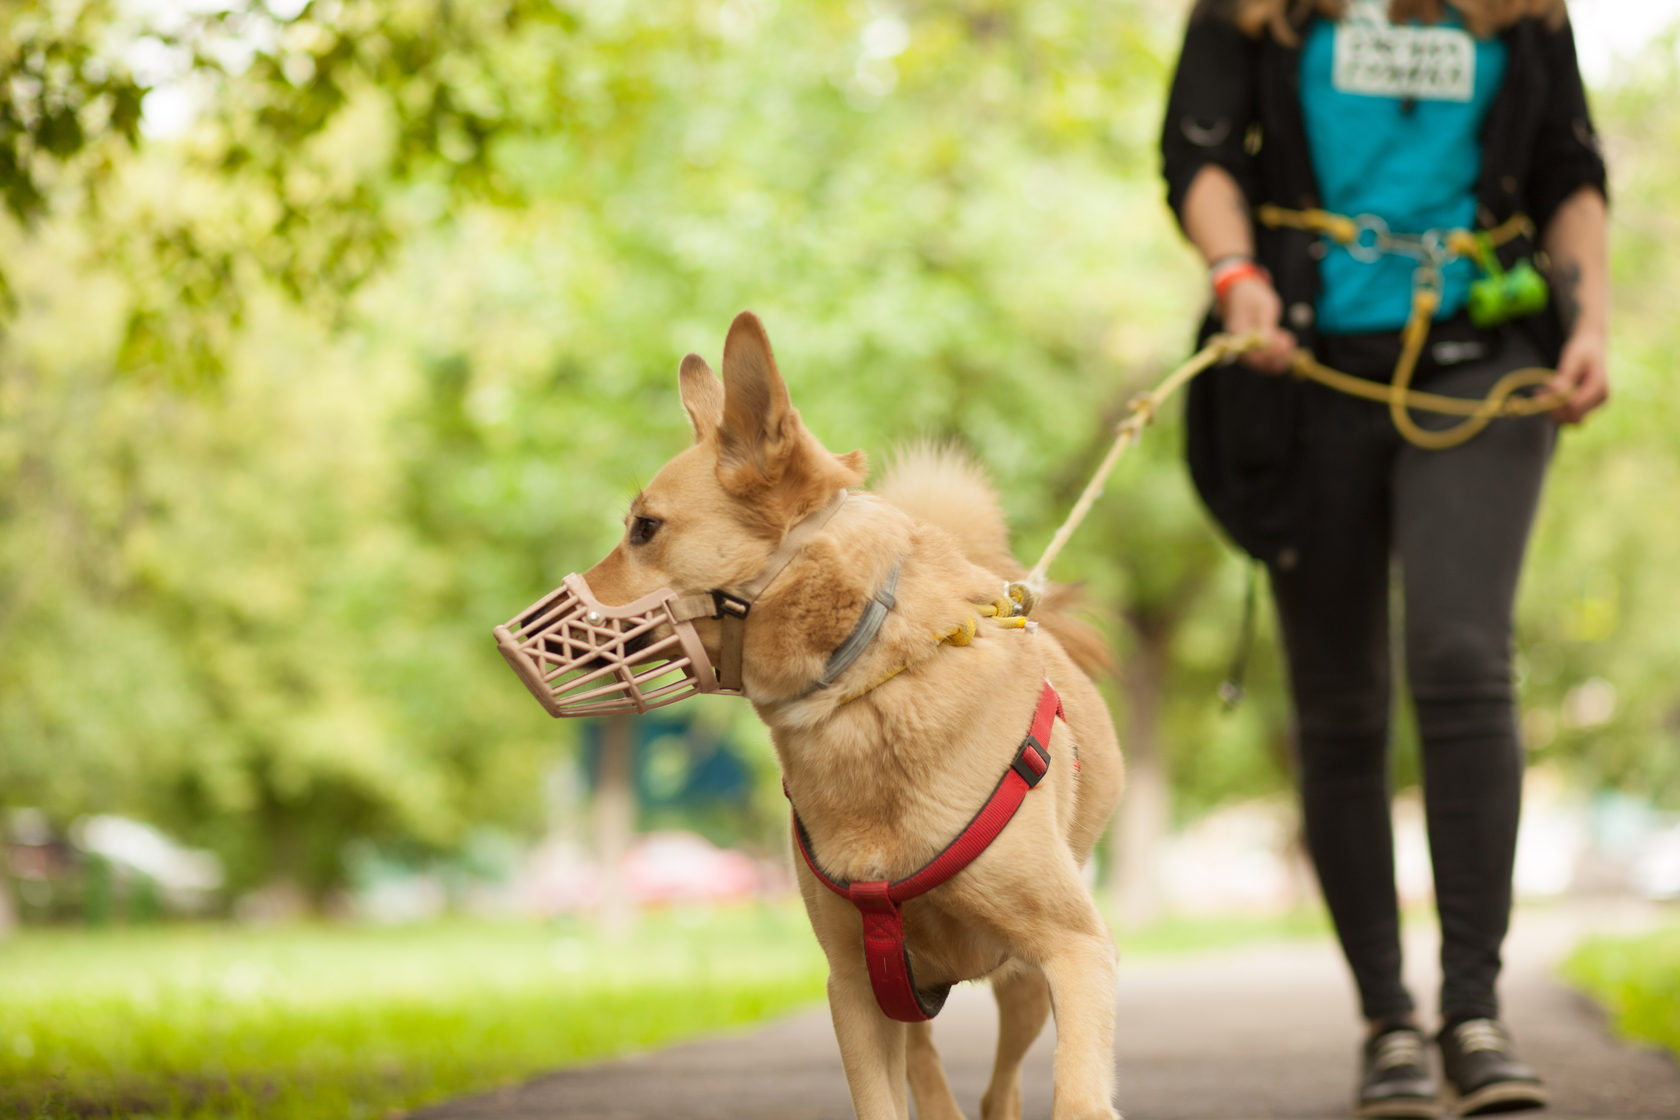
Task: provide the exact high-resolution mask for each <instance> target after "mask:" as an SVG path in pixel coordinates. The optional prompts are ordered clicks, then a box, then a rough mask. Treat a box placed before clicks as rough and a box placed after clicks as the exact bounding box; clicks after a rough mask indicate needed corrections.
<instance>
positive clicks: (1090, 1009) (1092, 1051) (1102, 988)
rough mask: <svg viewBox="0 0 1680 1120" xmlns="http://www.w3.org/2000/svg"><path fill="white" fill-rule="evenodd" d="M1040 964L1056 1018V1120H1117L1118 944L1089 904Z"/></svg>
mask: <svg viewBox="0 0 1680 1120" xmlns="http://www.w3.org/2000/svg"><path fill="white" fill-rule="evenodd" d="M1086 905H1087V907H1088V908H1089V911H1090V913H1089V916H1088V919H1087V920H1086V921H1085V922H1081V923H1080V926H1081V928H1080V929H1079V930H1078V931H1077V932H1075V931H1074V930H1068V931H1067V932H1066V933H1065V934H1064V935H1063V936H1062V937H1061V938H1060V939H1059V944H1057V946H1056V950H1055V952H1054V953H1053V954H1052V955H1050V956H1048V957H1046V958H1045V960H1044V961H1043V962H1041V963H1042V967H1043V969H1044V975H1045V977H1046V978H1047V979H1048V980H1049V981H1050V999H1051V1002H1052V1004H1053V1005H1054V1008H1055V1016H1056V1067H1055V1069H1056V1072H1055V1077H1056V1096H1055V1103H1054V1105H1053V1106H1052V1108H1051V1116H1052V1117H1053V1118H1054V1120H1119V1113H1117V1112H1115V1111H1114V1007H1115V1000H1116V990H1117V987H1118V982H1119V981H1118V977H1117V975H1116V966H1115V959H1114V942H1113V941H1111V940H1110V939H1109V935H1108V932H1107V930H1106V928H1105V927H1104V926H1103V921H1102V917H1101V916H1100V915H1099V914H1098V913H1097V909H1096V907H1095V906H1093V905H1090V902H1089V900H1088V899H1087V900H1086Z"/></svg>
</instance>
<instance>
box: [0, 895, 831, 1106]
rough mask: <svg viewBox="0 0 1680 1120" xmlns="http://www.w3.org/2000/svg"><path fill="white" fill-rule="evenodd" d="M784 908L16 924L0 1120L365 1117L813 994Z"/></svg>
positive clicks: (7, 945) (808, 950) (9, 957)
mask: <svg viewBox="0 0 1680 1120" xmlns="http://www.w3.org/2000/svg"><path fill="white" fill-rule="evenodd" d="M824 975H825V969H824V966H823V962H822V957H821V954H820V953H819V951H818V950H817V948H816V944H815V942H814V940H813V939H812V937H811V934H810V930H809V928H808V927H807V926H806V924H805V920H804V916H803V914H802V913H801V912H800V911H799V910H798V909H797V908H790V907H786V906H782V907H775V908H753V909H741V910H729V911H717V912H706V913H702V912H692V913H674V914H667V915H658V916H654V917H651V918H648V919H647V920H645V921H644V922H643V923H641V925H640V926H639V928H638V929H637V931H636V932H635V934H633V935H632V936H630V937H628V938H625V939H622V940H621V941H612V940H609V939H607V938H604V937H603V936H601V935H599V934H597V933H594V932H592V931H590V930H588V929H584V928H578V929H572V930H565V929H560V928H556V927H552V926H548V927H543V926H536V925H529V924H507V925H499V924H481V923H456V924H443V925H431V926H421V927H413V928H402V929H368V928H343V927H329V926H303V927H290V928H284V929H275V930H242V929H229V928H217V927H193V928H166V929H149V930H143V931H120V930H119V931H109V932H64V931H40V932H28V933H25V934H23V935H21V936H19V937H16V938H14V939H12V940H10V941H6V942H0V1116H7V1117H31V1118H54V1120H56V1118H59V1117H82V1116H124V1117H137V1118H139V1117H169V1118H182V1120H185V1118H193V1120H208V1118H211V1117H263V1118H287V1120H290V1118H297V1120H302V1118H304V1117H310V1118H317V1117H345V1118H351V1117H384V1116H386V1115H388V1114H389V1113H390V1112H392V1111H393V1110H396V1109H402V1108H406V1107H411V1106H413V1105H416V1104H419V1103H421V1102H424V1101H430V1100H436V1099H439V1098H442V1097H446V1096H449V1095H452V1094H455V1093H462V1092H467V1091H470V1090H473V1089H480V1088H487V1087H491V1086H494V1085H497V1084H502V1083H506V1082H508V1081H512V1080H515V1079H517V1078H520V1077H523V1076H527V1075H529V1074H531V1073H534V1072H536V1071H538V1070H542V1069H547V1068H551V1067H553V1066H557V1065H564V1064H568V1063H575V1062H579V1061H584V1060H587V1059H590V1058H596V1057H600V1056H603V1055H607V1054H612V1053H619V1052H623V1051H627V1050H635V1049H640V1048H645V1047H648V1046H652V1045H654V1044H656V1043H660V1042H664V1041H668V1040H671V1039H674V1038H679V1037H684V1036H691V1035H695V1034H700V1033H704V1032H707V1031H712V1030H716V1029H720V1028H725V1027H729V1026H734V1025H739V1024H743V1023H749V1022H754V1021H757V1020H760V1019H763V1018H765V1017H767V1016H771V1015H774V1014H776V1013H778V1012H781V1011H784V1010H787V1009H789V1008H792V1007H795V1006H798V1005H800V1004H803V1003H806V1002H809V1001H811V1000H814V999H818V998H820V997H821V995H822V991H823V977H824Z"/></svg>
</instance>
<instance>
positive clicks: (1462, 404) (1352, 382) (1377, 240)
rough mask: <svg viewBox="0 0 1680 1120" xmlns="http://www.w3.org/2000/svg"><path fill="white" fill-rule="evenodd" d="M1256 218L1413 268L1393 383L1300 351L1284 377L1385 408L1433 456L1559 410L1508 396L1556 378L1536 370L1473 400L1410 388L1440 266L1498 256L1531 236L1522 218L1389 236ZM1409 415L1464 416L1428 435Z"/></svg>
mask: <svg viewBox="0 0 1680 1120" xmlns="http://www.w3.org/2000/svg"><path fill="white" fill-rule="evenodd" d="M1255 214H1256V217H1258V218H1259V219H1260V222H1261V224H1263V225H1265V226H1268V227H1270V228H1273V229H1278V228H1284V229H1299V230H1306V231H1308V232H1311V233H1319V234H1323V235H1324V236H1326V237H1328V238H1330V239H1331V240H1332V241H1335V242H1336V243H1338V244H1340V245H1343V246H1345V247H1347V249H1348V250H1349V252H1351V253H1353V254H1354V255H1355V256H1356V257H1359V258H1360V259H1362V260H1373V259H1375V257H1376V256H1380V255H1383V254H1385V253H1386V254H1393V253H1399V254H1402V255H1406V256H1412V257H1415V258H1417V260H1418V261H1419V264H1418V268H1417V270H1416V272H1414V273H1413V283H1412V314H1411V318H1410V319H1408V320H1407V322H1406V325H1405V327H1404V328H1402V330H1401V342H1402V345H1401V347H1400V359H1399V361H1398V362H1396V363H1395V366H1394V376H1393V378H1392V379H1391V381H1390V382H1389V384H1387V385H1379V384H1377V383H1375V382H1371V381H1367V380H1365V379H1363V378H1359V377H1352V376H1350V375H1348V374H1345V373H1342V372H1340V371H1339V370H1334V369H1331V368H1330V367H1329V366H1326V365H1324V364H1323V363H1322V362H1320V361H1318V360H1317V359H1316V358H1314V357H1313V356H1312V355H1311V354H1309V353H1307V352H1306V351H1305V350H1298V351H1296V353H1295V357H1294V359H1293V360H1292V361H1291V363H1290V370H1291V372H1293V373H1294V374H1296V376H1299V377H1306V378H1310V379H1311V380H1313V381H1317V382H1318V383H1320V384H1321V385H1326V386H1328V387H1330V388H1332V389H1336V390H1338V391H1340V392H1343V393H1348V394H1351V395H1353V396H1357V397H1364V398H1366V399H1368V400H1374V401H1379V402H1382V403H1385V404H1387V405H1388V414H1389V416H1390V417H1391V418H1392V419H1393V421H1394V427H1395V428H1396V429H1397V430H1398V431H1399V432H1400V434H1401V435H1402V436H1404V437H1405V438H1406V439H1407V440H1408V441H1409V442H1411V443H1413V444H1415V445H1416V446H1418V447H1423V448H1429V449H1434V450H1439V449H1442V448H1447V447H1456V446H1458V445H1459V444H1461V443H1464V442H1465V441H1467V440H1469V439H1471V438H1472V437H1474V436H1475V435H1476V434H1477V433H1478V432H1480V431H1481V430H1482V429H1483V428H1485V427H1487V426H1488V423H1489V422H1490V421H1492V420H1494V419H1495V418H1497V417H1502V416H1503V417H1510V416H1537V415H1539V414H1540V413H1543V412H1550V411H1551V410H1552V409H1554V408H1556V407H1558V406H1559V405H1560V404H1562V403H1563V400H1564V398H1563V395H1562V394H1560V393H1538V394H1534V395H1532V396H1523V397H1519V396H1516V395H1515V394H1516V393H1518V392H1520V391H1521V390H1523V389H1525V388H1528V387H1529V386H1533V385H1544V384H1546V383H1547V382H1549V381H1550V380H1551V379H1552V376H1553V374H1554V373H1555V371H1554V370H1550V369H1544V368H1542V367H1539V366H1530V367H1527V368H1525V369H1517V370H1512V371H1511V372H1510V373H1507V374H1506V375H1505V376H1504V377H1501V378H1500V379H1499V380H1498V381H1497V382H1495V383H1494V386H1493V388H1492V389H1491V390H1490V391H1489V392H1488V395H1487V396H1486V397H1484V398H1482V399H1480V400H1467V399H1465V398H1462V397H1448V396H1443V395H1442V394H1439V393H1423V392H1419V391H1417V390H1416V389H1413V388H1411V383H1412V377H1413V376H1414V375H1415V374H1416V372H1417V363H1418V359H1419V357H1421V356H1422V354H1423V347H1424V343H1425V342H1427V341H1428V338H1429V325H1430V323H1431V322H1432V321H1433V320H1434V318H1435V312H1436V310H1437V309H1439V308H1440V306H1441V273H1440V266H1441V265H1442V264H1443V263H1445V262H1446V261H1447V260H1450V259H1452V258H1454V257H1475V256H1477V255H1478V254H1479V253H1480V252H1481V251H1482V249H1483V246H1486V247H1488V248H1497V247H1498V246H1500V245H1503V244H1506V243H1507V242H1509V241H1513V240H1515V239H1516V238H1518V237H1521V236H1524V235H1531V234H1532V232H1533V228H1534V227H1533V224H1532V223H1531V222H1530V221H1529V220H1528V218H1527V217H1526V216H1525V215H1522V214H1518V215H1516V216H1515V217H1512V218H1510V219H1508V220H1506V221H1505V222H1503V223H1502V224H1500V225H1498V226H1496V227H1494V228H1493V229H1490V230H1486V231H1484V232H1482V233H1480V234H1477V233H1473V232H1471V231H1470V230H1465V229H1457V230H1436V231H1432V232H1430V233H1425V234H1400V235H1396V234H1394V233H1392V232H1390V231H1389V229H1388V227H1387V226H1386V225H1385V224H1384V223H1383V222H1382V221H1381V220H1380V219H1376V218H1370V217H1364V218H1350V217H1347V216H1346V215H1342V214H1332V213H1330V212H1329V211H1327V210H1289V209H1285V208H1284V207H1281V206H1273V205H1271V204H1270V203H1266V204H1263V205H1261V206H1260V207H1259V208H1258V209H1257V210H1256V211H1255ZM1258 345H1260V340H1259V339H1241V340H1235V341H1234V342H1232V343H1229V344H1227V349H1228V350H1230V351H1235V352H1243V351H1247V350H1251V349H1254V348H1255V347H1256V346H1258ZM1412 409H1420V410H1422V411H1425V412H1439V413H1445V414H1448V415H1456V416H1463V417H1464V418H1465V419H1464V420H1463V422H1462V423H1459V424H1455V425H1453V426H1452V427H1450V428H1445V429H1443V430H1441V431H1430V430H1428V429H1426V428H1420V427H1419V426H1418V425H1417V423H1416V422H1415V421H1413V419H1412V417H1411V410H1412Z"/></svg>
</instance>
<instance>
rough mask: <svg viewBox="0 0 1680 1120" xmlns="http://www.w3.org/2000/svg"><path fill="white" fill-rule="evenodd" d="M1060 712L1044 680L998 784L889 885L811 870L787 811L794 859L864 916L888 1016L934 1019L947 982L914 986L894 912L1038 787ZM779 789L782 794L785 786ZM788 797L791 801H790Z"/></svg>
mask: <svg viewBox="0 0 1680 1120" xmlns="http://www.w3.org/2000/svg"><path fill="white" fill-rule="evenodd" d="M1061 714H1062V698H1061V697H1060V696H1058V695H1057V694H1056V690H1055V689H1054V688H1051V687H1050V682H1049V681H1045V682H1044V689H1043V691H1042V692H1040V693H1039V697H1038V709H1037V710H1036V711H1034V712H1033V718H1032V726H1031V727H1030V728H1028V730H1027V737H1026V738H1025V739H1024V740H1022V742H1021V749H1020V750H1018V751H1016V752H1015V760H1014V761H1013V762H1011V763H1010V764H1009V769H1008V770H1005V771H1004V773H1003V777H1002V778H1000V779H998V784H997V788H996V789H994V790H992V795H991V797H989V798H987V799H986V803H985V804H984V805H982V806H981V807H980V811H979V812H978V813H976V814H974V819H973V820H971V821H969V822H968V825H967V827H965V828H964V829H963V830H962V832H960V833H958V834H957V838H956V839H955V840H952V841H951V842H950V843H949V844H947V845H946V846H945V850H944V851H942V852H940V853H939V854H938V855H937V856H934V857H933V859H932V860H931V861H930V862H928V863H927V864H924V865H923V866H922V868H921V870H919V871H917V872H915V873H914V874H911V875H909V876H907V877H905V878H903V879H899V880H897V881H896V882H887V881H886V880H884V879H883V880H878V881H875V882H870V883H847V882H845V881H843V880H840V879H835V878H833V877H832V876H830V875H829V874H827V873H826V872H825V871H823V869H822V868H821V867H819V866H818V865H817V857H816V856H814V855H813V854H812V853H811V838H810V836H809V835H807V834H806V832H805V825H804V823H803V822H802V821H801V820H800V819H799V810H798V809H794V811H793V839H794V843H795V844H796V845H798V847H799V854H800V855H802V856H804V857H805V863H806V865H807V866H808V867H810V869H811V873H812V874H813V875H815V876H816V877H817V881H818V882H819V883H821V884H822V885H823V886H825V887H827V888H828V889H829V890H831V891H833V892H834V893H835V894H837V895H840V896H841V897H842V898H844V899H846V900H847V901H849V902H851V904H852V905H854V906H856V907H857V908H858V912H859V913H860V914H861V915H862V916H863V955H864V959H865V960H866V961H868V963H869V983H870V986H871V987H873V988H874V989H875V1001H876V1002H877V1003H879V1004H880V1005H881V1010H882V1011H884V1012H885V1013H886V1015H887V1017H888V1018H890V1019H897V1020H899V1021H901V1022H905V1023H919V1022H922V1021H923V1020H926V1019H931V1018H933V1017H934V1016H935V1015H937V1014H939V1009H940V1008H941V1007H943V1006H945V997H946V996H948V995H950V994H951V985H949V984H942V985H939V986H937V987H934V988H928V989H922V988H918V987H916V981H915V978H914V977H913V976H912V975H911V973H910V950H909V948H908V947H906V946H905V944H904V913H903V911H902V910H901V909H900V907H902V906H903V904H904V903H905V902H907V901H909V900H910V899H912V898H915V897H916V896H917V895H921V894H926V893H927V892H928V891H930V890H932V889H933V888H934V887H937V886H939V885H940V884H941V883H943V882H945V881H946V880H948V879H950V878H951V877H952V876H954V875H956V874H957V872H959V871H961V870H962V869H963V868H965V867H967V866H968V865H969V864H971V863H973V862H974V860H975V859H976V858H977V857H978V856H979V855H980V853H981V852H983V851H985V850H986V849H987V848H988V847H989V846H991V843H992V841H993V840H996V839H997V838H998V834H999V833H1001V832H1002V831H1003V828H1004V826H1005V825H1007V824H1008V823H1009V821H1010V818H1012V817H1013V816H1014V815H1015V810H1016V809H1018V808H1020V806H1021V802H1022V800H1023V799H1024V798H1025V797H1026V796H1027V791H1028V790H1030V789H1032V788H1033V787H1034V786H1036V785H1038V783H1039V781H1040V780H1041V779H1042V778H1043V777H1044V775H1045V774H1046V773H1047V772H1048V771H1049V769H1050V751H1049V749H1048V747H1047V744H1048V743H1049V742H1050V731H1051V728H1052V727H1053V726H1054V723H1055V719H1056V717H1057V716H1060V715H1061ZM783 790H784V792H785V791H786V787H785V786H784V787H783ZM789 800H790V802H791V800H792V799H791V798H790V799H789Z"/></svg>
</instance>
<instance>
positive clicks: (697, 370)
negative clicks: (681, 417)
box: [677, 354, 723, 443]
mask: <svg viewBox="0 0 1680 1120" xmlns="http://www.w3.org/2000/svg"><path fill="white" fill-rule="evenodd" d="M677 387H678V389H679V391H680V392H681V394H682V403H683V408H684V409H685V410H687V412H688V424H689V427H691V428H693V429H694V442H695V443H699V442H700V441H701V440H703V439H705V438H706V437H707V436H709V435H711V434H713V433H714V432H716V431H717V430H718V425H719V424H722V423H723V385H722V383H720V382H719V381H718V379H717V375H716V374H714V373H713V372H712V367H711V366H709V365H707V364H706V359H704V358H702V357H701V356H700V355H698V354H690V355H688V356H687V357H686V358H684V359H683V360H682V369H681V370H679V371H678V373H677Z"/></svg>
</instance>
